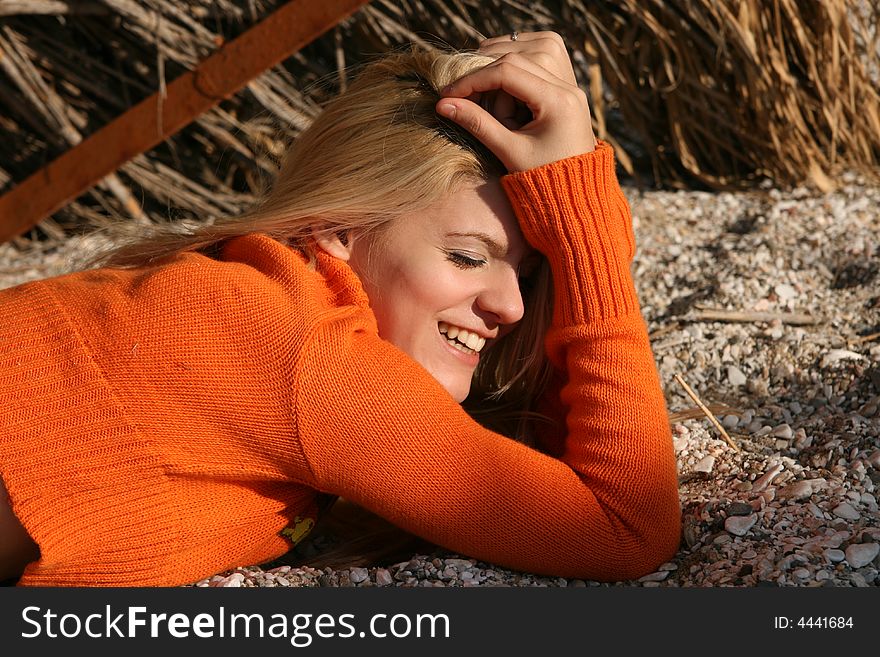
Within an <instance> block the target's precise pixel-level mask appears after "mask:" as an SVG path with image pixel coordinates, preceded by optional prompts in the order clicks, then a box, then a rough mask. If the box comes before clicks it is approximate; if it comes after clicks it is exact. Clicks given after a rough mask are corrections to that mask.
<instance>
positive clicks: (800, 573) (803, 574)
mask: <svg viewBox="0 0 880 657" xmlns="http://www.w3.org/2000/svg"><path fill="white" fill-rule="evenodd" d="M792 575H794V576H795V577H797V578H798V579H800V580H804V579H810V577H811V576H812V573H810V571H809V570H807V569H806V568H798V569H797V570H795V571H794V572H793V573H792Z"/></svg>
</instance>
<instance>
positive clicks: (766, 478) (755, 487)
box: [752, 463, 782, 493]
mask: <svg viewBox="0 0 880 657" xmlns="http://www.w3.org/2000/svg"><path fill="white" fill-rule="evenodd" d="M780 472H782V464H781V463H774V464H773V465H772V466H770V468H769V469H768V470H767V472H765V473H764V474H763V475H761V476H760V477H759V478H758V479H756V480H755V483H754V484H752V491H754V492H756V493H758V492H760V491H762V490H764V489H765V488H767V486H768V485H769V484H770V482H771V481H773V480H774V479H776V477H777V476H778V475H779V473H780Z"/></svg>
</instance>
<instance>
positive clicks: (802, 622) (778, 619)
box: [773, 616, 853, 630]
mask: <svg viewBox="0 0 880 657" xmlns="http://www.w3.org/2000/svg"><path fill="white" fill-rule="evenodd" d="M773 627H774V629H777V630H785V629H791V628H798V629H825V630H838V629H852V627H853V619H852V616H801V617H800V618H797V619H794V618H788V617H787V616H775V617H774V618H773Z"/></svg>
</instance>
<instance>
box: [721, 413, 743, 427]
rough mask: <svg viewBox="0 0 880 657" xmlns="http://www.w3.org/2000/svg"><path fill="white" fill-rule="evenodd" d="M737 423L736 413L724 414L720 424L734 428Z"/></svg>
mask: <svg viewBox="0 0 880 657" xmlns="http://www.w3.org/2000/svg"><path fill="white" fill-rule="evenodd" d="M738 424H739V417H737V416H736V415H725V416H724V417H723V418H721V426H723V427H724V428H725V429H736V427H737V425H738Z"/></svg>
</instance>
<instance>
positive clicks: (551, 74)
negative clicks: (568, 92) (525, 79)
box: [484, 52, 577, 86]
mask: <svg viewBox="0 0 880 657" xmlns="http://www.w3.org/2000/svg"><path fill="white" fill-rule="evenodd" d="M539 58H540V59H541V61H538V59H539ZM544 63H549V65H548V66H545V65H544ZM499 64H512V65H513V66H516V67H517V68H521V69H523V70H525V71H528V72H529V73H531V74H532V75H535V76H537V77H539V78H543V79H545V80H547V81H548V82H551V83H553V84H557V85H566V84H573V85H575V86H577V83H576V82H574V74H573V73H572V76H571V78H572V79H571V81H569V80H566V79H565V78H564V77H560V76H559V75H557V71H556V70H553V69H558V68H559V67H558V66H556V65H555V62H549V61H548V58H545V57H543V56H540V57H536V54H535V53H530V54H526V53H518V52H510V53H507V54H504V55H502V56H501V57H499V58H498V59H496V60H495V61H494V62H491V63H489V64H486V66H485V67H484V68H488V67H490V66H498V65H499ZM563 75H565V74H564V73H563Z"/></svg>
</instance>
